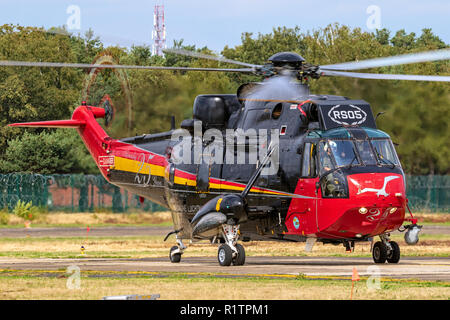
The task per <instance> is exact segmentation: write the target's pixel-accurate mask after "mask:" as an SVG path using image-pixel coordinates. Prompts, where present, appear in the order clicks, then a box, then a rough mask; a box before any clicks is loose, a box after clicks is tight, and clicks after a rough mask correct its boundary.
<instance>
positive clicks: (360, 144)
mask: <svg viewBox="0 0 450 320" xmlns="http://www.w3.org/2000/svg"><path fill="white" fill-rule="evenodd" d="M356 148H357V149H358V153H359V156H360V157H361V160H362V162H363V163H364V164H365V165H376V164H377V158H376V157H375V155H374V154H373V152H372V148H371V147H370V143H369V141H358V140H357V141H356Z"/></svg>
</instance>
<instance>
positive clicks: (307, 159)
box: [302, 142, 316, 177]
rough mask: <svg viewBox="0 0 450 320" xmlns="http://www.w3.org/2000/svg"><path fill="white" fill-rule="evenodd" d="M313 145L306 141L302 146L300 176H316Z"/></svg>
mask: <svg viewBox="0 0 450 320" xmlns="http://www.w3.org/2000/svg"><path fill="white" fill-rule="evenodd" d="M315 153H316V150H315V146H314V144H312V143H310V142H307V143H305V147H304V148H303V159H302V177H315V176H316V161H315Z"/></svg>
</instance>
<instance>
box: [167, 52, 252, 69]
mask: <svg viewBox="0 0 450 320" xmlns="http://www.w3.org/2000/svg"><path fill="white" fill-rule="evenodd" d="M163 51H164V52H168V53H174V54H179V55H183V56H188V57H194V58H201V59H208V60H214V61H219V62H226V63H232V64H237V65H240V66H244V67H251V68H254V67H261V66H260V65H256V64H251V63H246V62H241V61H236V60H231V59H227V58H224V57H216V56H211V55H209V54H204V53H200V52H194V51H188V50H184V49H163Z"/></svg>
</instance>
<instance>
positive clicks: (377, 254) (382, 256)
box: [372, 241, 388, 263]
mask: <svg viewBox="0 0 450 320" xmlns="http://www.w3.org/2000/svg"><path fill="white" fill-rule="evenodd" d="M387 255H388V254H387V247H386V245H385V244H384V243H383V242H381V241H378V242H376V243H375V245H374V246H373V249H372V257H373V261H374V262H375V263H385V262H386V259H387Z"/></svg>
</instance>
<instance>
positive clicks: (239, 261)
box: [233, 244, 245, 266]
mask: <svg viewBox="0 0 450 320" xmlns="http://www.w3.org/2000/svg"><path fill="white" fill-rule="evenodd" d="M236 249H237V251H238V254H237V256H236V258H234V259H233V265H235V266H243V265H244V264H245V249H244V247H243V246H242V245H240V244H236Z"/></svg>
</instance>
